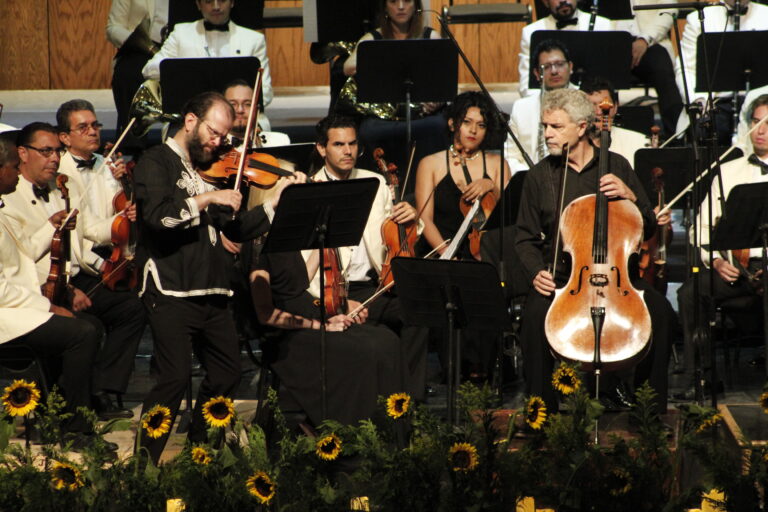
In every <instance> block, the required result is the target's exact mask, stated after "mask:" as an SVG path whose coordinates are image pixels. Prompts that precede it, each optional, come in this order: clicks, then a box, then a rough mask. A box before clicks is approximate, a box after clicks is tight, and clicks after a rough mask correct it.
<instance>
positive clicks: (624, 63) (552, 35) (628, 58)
mask: <svg viewBox="0 0 768 512" xmlns="http://www.w3.org/2000/svg"><path fill="white" fill-rule="evenodd" d="M546 39H555V40H556V41H560V42H561V43H563V45H565V47H566V48H568V51H569V52H570V54H571V61H572V62H573V75H572V77H571V81H572V82H575V83H580V82H581V81H582V80H583V79H584V77H586V76H597V75H599V76H602V77H603V78H605V79H607V80H610V81H611V83H612V84H613V86H614V87H615V88H616V89H629V88H630V87H632V69H631V64H632V42H633V39H634V38H633V37H632V34H630V33H629V32H624V31H621V30H615V31H614V30H610V31H598V32H584V31H580V30H537V31H536V32H534V33H533V34H532V35H531V48H536V46H538V44H539V43H540V42H542V41H544V40H546ZM595 48H600V51H595ZM534 58H535V55H534V54H533V53H531V56H530V59H531V62H530V67H529V69H530V71H529V76H528V87H530V88H531V89H538V88H539V87H540V86H539V81H538V80H536V76H534V74H533V70H534V69H536V68H538V65H539V63H538V62H533V59H534ZM521 79H522V78H521Z"/></svg>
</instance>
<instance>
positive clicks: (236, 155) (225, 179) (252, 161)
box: [198, 147, 293, 189]
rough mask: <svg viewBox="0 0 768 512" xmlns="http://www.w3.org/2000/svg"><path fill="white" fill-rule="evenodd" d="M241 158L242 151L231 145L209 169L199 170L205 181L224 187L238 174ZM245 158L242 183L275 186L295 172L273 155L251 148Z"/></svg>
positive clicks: (256, 185) (263, 186)
mask: <svg viewBox="0 0 768 512" xmlns="http://www.w3.org/2000/svg"><path fill="white" fill-rule="evenodd" d="M241 160H242V154H241V153H240V151H238V150H237V149H234V148H231V147H229V148H227V151H226V152H225V153H224V154H223V155H221V157H220V158H219V160H218V161H216V162H214V163H213V165H211V167H210V168H209V169H205V170H199V171H198V173H199V174H200V177H201V178H203V181H205V182H207V183H210V184H212V185H215V186H218V187H223V186H226V185H228V184H229V182H230V181H231V180H232V178H235V177H236V176H237V175H238V170H239V169H240V164H241ZM245 160H246V161H245V162H243V163H244V164H246V165H244V166H243V171H242V183H247V184H248V185H250V186H254V187H258V188H262V189H267V188H271V187H273V186H274V185H275V183H277V180H279V179H280V178H281V177H285V176H293V172H291V171H288V170H285V169H282V168H281V167H280V162H279V161H278V160H277V158H275V157H274V156H272V155H269V154H266V153H257V152H255V151H254V150H249V151H248V153H247V155H246V159H245Z"/></svg>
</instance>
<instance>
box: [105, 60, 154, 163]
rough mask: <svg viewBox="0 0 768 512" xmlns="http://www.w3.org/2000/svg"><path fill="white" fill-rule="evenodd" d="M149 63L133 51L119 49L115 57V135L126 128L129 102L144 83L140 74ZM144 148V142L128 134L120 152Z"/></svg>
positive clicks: (113, 87)
mask: <svg viewBox="0 0 768 512" xmlns="http://www.w3.org/2000/svg"><path fill="white" fill-rule="evenodd" d="M147 61H149V56H148V55H146V54H144V53H141V52H137V51H135V50H128V49H125V48H121V49H120V50H118V52H117V55H115V67H114V70H113V72H112V97H113V98H114V100H115V108H116V109H117V126H116V127H115V129H116V130H117V135H120V133H122V131H123V130H124V129H125V127H126V126H128V122H129V121H130V117H129V116H128V111H129V110H130V107H131V101H132V100H133V95H134V94H136V91H137V90H139V87H140V86H141V84H142V83H144V76H143V75H142V74H141V70H142V68H144V65H145V64H146V63H147ZM143 148H144V142H143V141H142V140H141V139H139V138H137V137H134V136H133V135H132V134H130V133H129V134H128V135H127V136H126V138H125V139H124V142H123V146H122V147H121V151H122V152H124V153H125V152H128V153H131V154H133V153H135V152H136V151H139V150H141V149H143Z"/></svg>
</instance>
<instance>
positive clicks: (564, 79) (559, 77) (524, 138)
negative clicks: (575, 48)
mask: <svg viewBox="0 0 768 512" xmlns="http://www.w3.org/2000/svg"><path fill="white" fill-rule="evenodd" d="M534 56H535V58H536V61H537V62H538V63H539V66H538V68H537V69H534V70H533V74H534V75H535V76H536V79H537V80H538V81H539V83H540V84H541V89H539V90H537V91H536V93H534V94H533V95H532V96H526V97H524V98H520V99H519V100H517V101H515V103H514V104H513V105H512V112H511V114H510V117H509V126H510V128H511V129H512V133H514V134H515V135H516V136H517V138H518V139H519V140H520V144H522V146H523V149H525V151H526V152H527V153H528V156H530V157H531V160H533V163H537V162H539V161H540V160H541V159H542V158H544V157H545V156H547V155H548V154H549V151H548V150H547V145H546V143H545V141H544V133H543V130H542V127H541V122H540V120H541V97H542V95H543V94H545V93H546V92H547V91H553V90H555V89H563V88H565V87H568V88H571V89H575V88H576V86H575V85H573V84H571V73H572V72H573V63H572V62H571V57H570V54H569V52H568V48H566V47H565V45H563V44H562V43H561V42H560V41H557V40H555V39H547V40H546V41H542V42H541V43H539V45H538V46H537V47H536V50H535V51H534ZM504 154H505V155H506V158H507V163H508V164H509V168H510V169H511V170H512V172H516V171H523V170H528V166H527V165H526V164H525V159H524V158H523V156H522V154H521V153H520V150H519V149H518V147H517V145H516V144H515V143H513V142H512V139H511V137H508V138H507V142H506V144H505V146H504Z"/></svg>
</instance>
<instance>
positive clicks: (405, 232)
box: [373, 148, 419, 286]
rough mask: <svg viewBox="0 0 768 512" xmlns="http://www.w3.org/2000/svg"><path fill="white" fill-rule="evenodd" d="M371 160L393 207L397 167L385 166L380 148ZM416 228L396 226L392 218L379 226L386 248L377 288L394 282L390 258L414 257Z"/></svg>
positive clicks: (397, 187) (413, 223)
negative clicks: (390, 194)
mask: <svg viewBox="0 0 768 512" xmlns="http://www.w3.org/2000/svg"><path fill="white" fill-rule="evenodd" d="M373 158H374V160H376V165H378V167H379V170H380V171H381V172H382V174H383V175H384V176H385V177H386V179H387V184H388V185H389V188H390V190H391V191H392V206H393V207H394V206H395V205H396V204H397V202H398V198H399V197H400V181H399V180H398V178H397V166H395V164H393V163H389V164H387V162H385V161H384V150H383V149H381V148H376V149H375V150H374V151H373ZM416 226H417V224H416V221H415V220H412V221H409V222H406V223H404V224H398V223H397V222H395V221H394V220H392V218H388V219H387V220H385V221H384V223H383V224H382V225H381V239H382V241H383V242H384V245H385V246H386V248H387V257H386V259H385V260H384V263H383V264H382V265H381V282H380V283H379V286H387V285H389V283H391V282H394V280H395V279H394V276H393V275H392V258H395V257H397V256H404V257H408V258H413V257H414V256H415V255H416V253H415V248H416V241H417V239H418V238H419V234H418V231H417V229H416Z"/></svg>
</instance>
